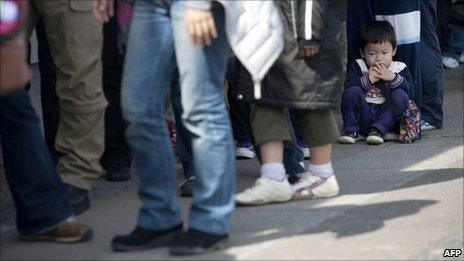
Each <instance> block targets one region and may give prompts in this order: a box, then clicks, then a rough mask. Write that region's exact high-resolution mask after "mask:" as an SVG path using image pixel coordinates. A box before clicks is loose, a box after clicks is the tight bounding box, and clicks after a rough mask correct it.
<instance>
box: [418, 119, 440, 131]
mask: <svg viewBox="0 0 464 261" xmlns="http://www.w3.org/2000/svg"><path fill="white" fill-rule="evenodd" d="M436 128H437V127H436V126H434V125H432V124H430V123H428V122H426V121H424V120H421V130H423V131H425V130H434V129H436Z"/></svg>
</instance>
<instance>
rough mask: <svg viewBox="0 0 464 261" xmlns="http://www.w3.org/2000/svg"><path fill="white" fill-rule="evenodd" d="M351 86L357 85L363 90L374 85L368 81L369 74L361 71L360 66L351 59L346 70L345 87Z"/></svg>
mask: <svg viewBox="0 0 464 261" xmlns="http://www.w3.org/2000/svg"><path fill="white" fill-rule="evenodd" d="M351 86H359V87H361V88H362V89H363V90H364V91H365V92H366V91H368V90H370V89H372V88H373V87H374V85H373V84H372V83H371V82H370V81H369V76H368V75H367V74H363V73H362V71H361V68H360V67H359V65H358V64H357V63H356V61H353V62H352V63H351V65H350V67H349V68H348V70H347V71H346V80H345V89H346V88H349V87H351Z"/></svg>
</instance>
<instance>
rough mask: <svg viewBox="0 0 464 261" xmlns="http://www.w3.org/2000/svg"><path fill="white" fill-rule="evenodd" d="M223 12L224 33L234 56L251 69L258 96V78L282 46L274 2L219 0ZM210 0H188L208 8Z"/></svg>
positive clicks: (259, 94)
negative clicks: (224, 20)
mask: <svg viewBox="0 0 464 261" xmlns="http://www.w3.org/2000/svg"><path fill="white" fill-rule="evenodd" d="M218 2H220V3H221V4H222V5H223V6H224V10H225V14H226V32H227V37H228V40H229V44H230V47H231V48H232V50H233V51H234V53H235V55H236V57H237V58H238V59H239V60H240V62H241V63H242V64H243V66H245V68H246V69H247V70H248V71H249V72H250V74H251V76H252V78H253V82H254V96H255V98H256V99H259V98H261V81H262V79H263V78H264V76H265V75H266V73H267V71H268V70H269V68H270V67H271V66H272V65H273V64H274V62H275V61H276V60H277V58H278V57H279V55H280V53H281V52H282V50H283V48H284V39H283V26H282V21H281V18H280V14H279V11H278V9H277V7H276V6H275V5H274V2H273V1H230V0H219V1H218ZM210 4H211V3H210V1H188V4H187V5H188V6H191V7H195V8H200V9H209V8H210Z"/></svg>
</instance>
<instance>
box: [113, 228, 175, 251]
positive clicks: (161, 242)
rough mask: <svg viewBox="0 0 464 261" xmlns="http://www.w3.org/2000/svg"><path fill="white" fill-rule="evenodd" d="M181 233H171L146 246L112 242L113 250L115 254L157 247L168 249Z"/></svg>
mask: <svg viewBox="0 0 464 261" xmlns="http://www.w3.org/2000/svg"><path fill="white" fill-rule="evenodd" d="M179 234H180V232H174V233H169V234H167V235H163V236H159V237H157V238H156V239H153V241H150V242H149V243H147V244H145V245H138V246H134V245H124V244H119V243H115V242H111V248H112V249H113V251H115V252H130V251H138V250H145V249H152V248H157V247H166V246H169V245H171V244H172V242H173V241H174V238H175V237H176V236H177V235H179Z"/></svg>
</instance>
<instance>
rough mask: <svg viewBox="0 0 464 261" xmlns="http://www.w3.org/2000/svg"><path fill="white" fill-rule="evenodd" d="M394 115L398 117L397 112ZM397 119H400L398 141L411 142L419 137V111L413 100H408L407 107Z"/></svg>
mask: <svg viewBox="0 0 464 261" xmlns="http://www.w3.org/2000/svg"><path fill="white" fill-rule="evenodd" d="M395 105H396V104H395ZM393 111H394V110H393ZM395 115H397V117H398V114H397V113H395ZM398 120H399V121H400V132H399V137H398V140H399V142H400V143H413V142H414V141H415V140H419V139H420V138H421V126H420V122H421V113H420V110H419V108H418V107H417V105H416V103H415V102H414V101H412V100H409V105H408V109H407V110H406V111H405V112H404V113H402V115H400V117H398Z"/></svg>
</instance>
